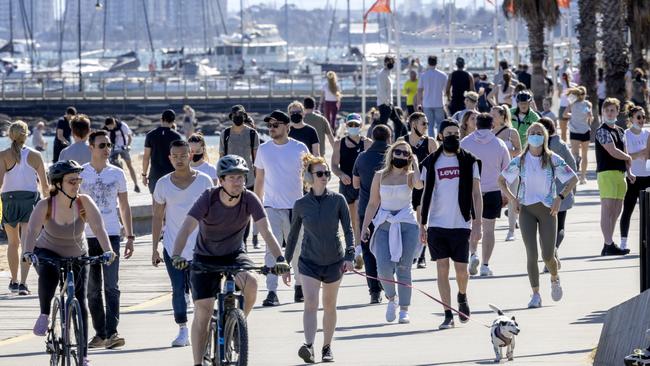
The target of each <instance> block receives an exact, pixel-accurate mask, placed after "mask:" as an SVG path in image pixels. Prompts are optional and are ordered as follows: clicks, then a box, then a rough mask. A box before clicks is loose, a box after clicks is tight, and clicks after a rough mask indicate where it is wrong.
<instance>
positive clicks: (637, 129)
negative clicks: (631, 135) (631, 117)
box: [632, 123, 643, 131]
mask: <svg viewBox="0 0 650 366" xmlns="http://www.w3.org/2000/svg"><path fill="white" fill-rule="evenodd" d="M632 129H633V130H634V131H641V130H642V129H643V127H642V126H639V125H637V124H636V123H635V124H633V125H632Z"/></svg>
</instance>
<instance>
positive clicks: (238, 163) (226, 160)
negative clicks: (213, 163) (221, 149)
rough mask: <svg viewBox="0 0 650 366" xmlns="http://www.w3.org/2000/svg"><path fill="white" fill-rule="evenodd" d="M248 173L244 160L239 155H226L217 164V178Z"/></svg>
mask: <svg viewBox="0 0 650 366" xmlns="http://www.w3.org/2000/svg"><path fill="white" fill-rule="evenodd" d="M248 171H249V169H248V166H247V165H246V160H244V158H242V157H241V156H239V155H226V156H224V157H222V158H221V159H219V162H218V163H217V177H223V176H224V175H228V174H246V173H248Z"/></svg>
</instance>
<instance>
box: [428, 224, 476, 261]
mask: <svg viewBox="0 0 650 366" xmlns="http://www.w3.org/2000/svg"><path fill="white" fill-rule="evenodd" d="M471 232H472V230H470V229H444V228H440V227H430V228H428V229H427V244H429V252H430V253H431V260H438V259H445V258H451V260H453V261H454V262H456V263H468V262H469V234H470V233H471Z"/></svg>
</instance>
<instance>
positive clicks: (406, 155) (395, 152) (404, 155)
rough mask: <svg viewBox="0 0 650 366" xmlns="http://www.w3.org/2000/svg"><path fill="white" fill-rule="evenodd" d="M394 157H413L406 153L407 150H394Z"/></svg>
mask: <svg viewBox="0 0 650 366" xmlns="http://www.w3.org/2000/svg"><path fill="white" fill-rule="evenodd" d="M393 155H395V156H403V157H405V158H408V157H409V156H411V153H410V152H408V151H406V150H398V149H395V150H393Z"/></svg>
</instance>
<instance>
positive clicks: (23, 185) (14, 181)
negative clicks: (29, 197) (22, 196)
mask: <svg viewBox="0 0 650 366" xmlns="http://www.w3.org/2000/svg"><path fill="white" fill-rule="evenodd" d="M30 151H34V150H32V149H30V148H29V147H27V146H25V147H23V149H22V150H21V151H20V162H16V164H14V166H13V167H12V168H11V169H9V170H8V171H7V172H6V173H5V179H4V182H3V183H2V193H5V192H15V191H29V192H37V191H38V181H37V177H38V176H37V175H36V170H35V169H34V168H32V166H31V165H29V163H28V162H27V156H28V155H29V152H30Z"/></svg>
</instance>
